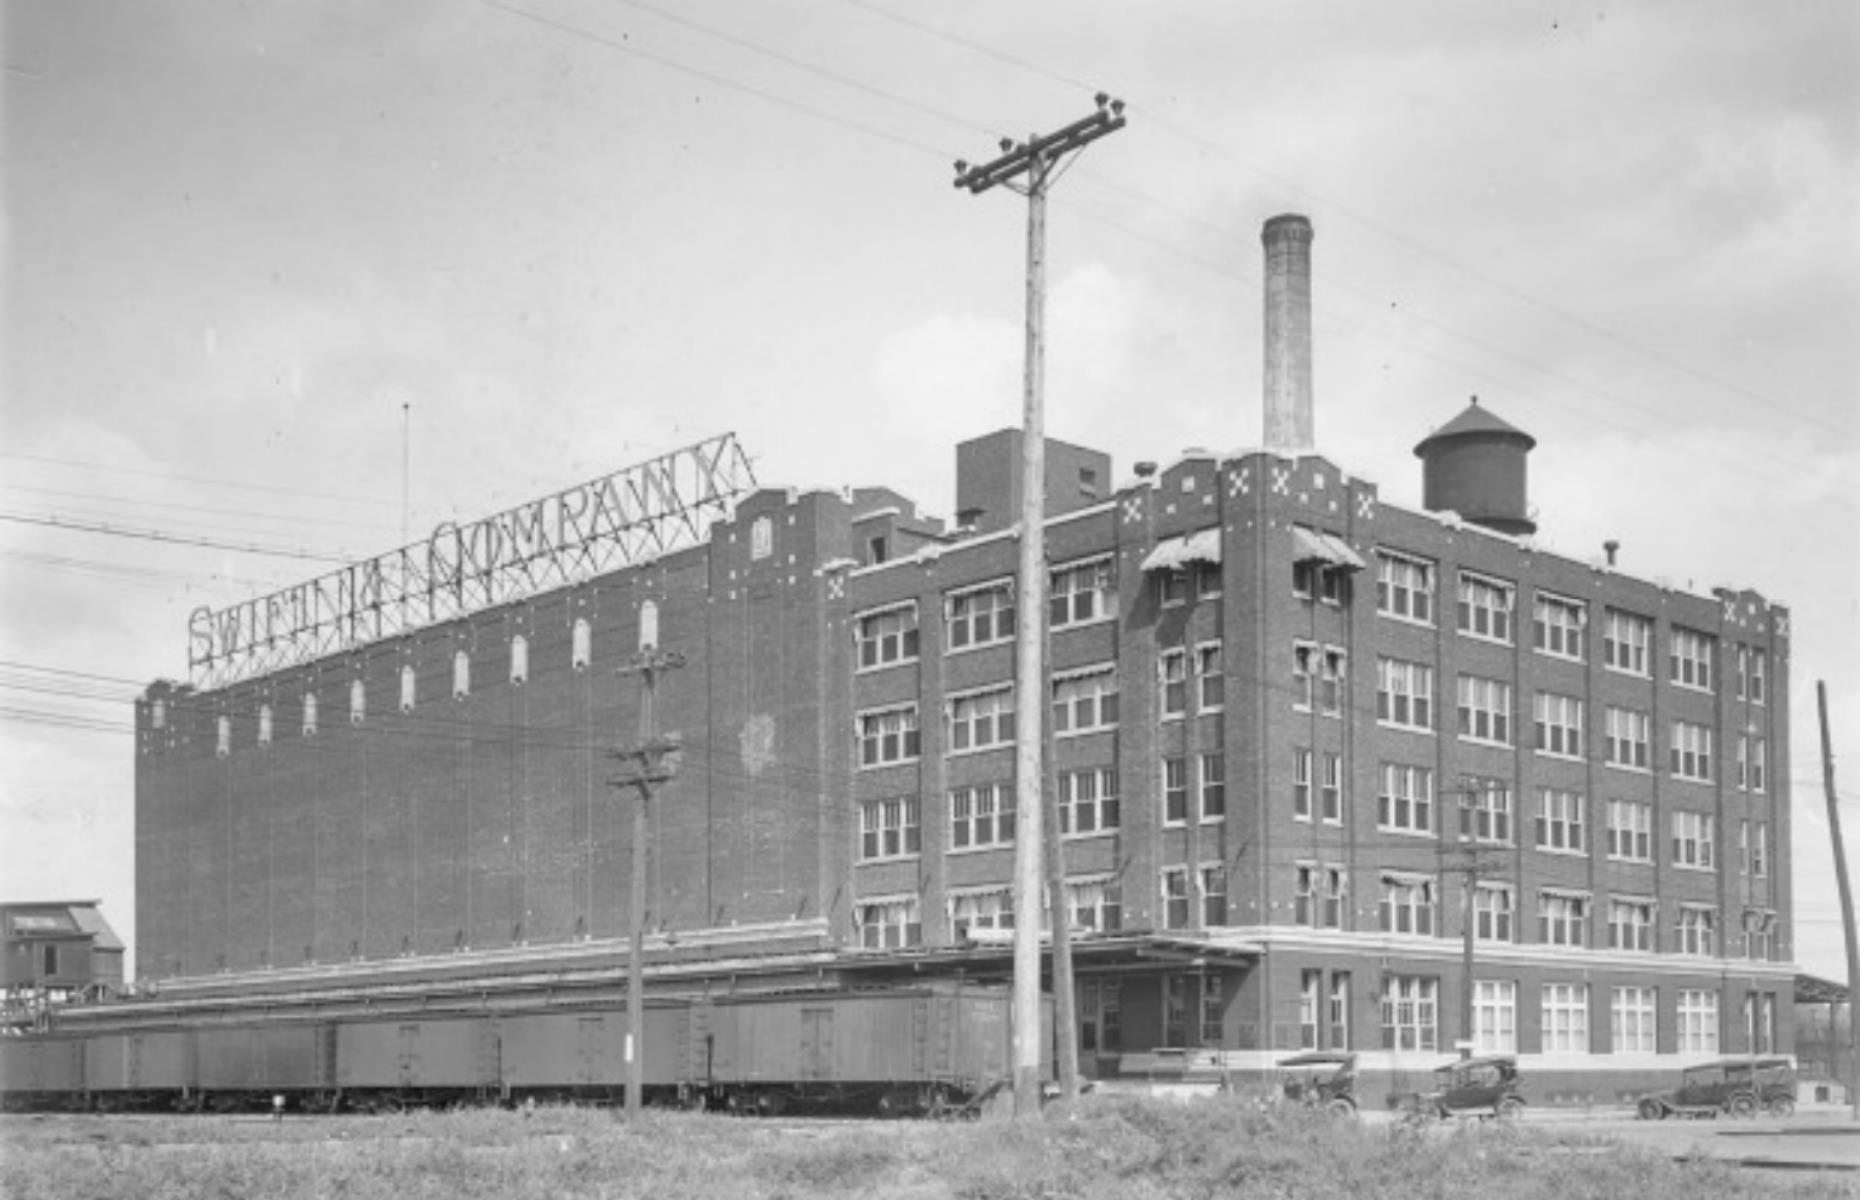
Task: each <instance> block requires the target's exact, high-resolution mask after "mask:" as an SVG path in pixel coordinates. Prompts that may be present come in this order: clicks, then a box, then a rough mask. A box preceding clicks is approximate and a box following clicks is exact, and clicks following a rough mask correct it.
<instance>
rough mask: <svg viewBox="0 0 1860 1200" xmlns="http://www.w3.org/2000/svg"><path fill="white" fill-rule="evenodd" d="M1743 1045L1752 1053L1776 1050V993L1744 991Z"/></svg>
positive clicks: (1768, 1052)
mask: <svg viewBox="0 0 1860 1200" xmlns="http://www.w3.org/2000/svg"><path fill="white" fill-rule="evenodd" d="M1744 1045H1746V1046H1748V1047H1749V1048H1750V1053H1752V1054H1773V1053H1775V1051H1776V995H1775V993H1773V992H1746V993H1744Z"/></svg>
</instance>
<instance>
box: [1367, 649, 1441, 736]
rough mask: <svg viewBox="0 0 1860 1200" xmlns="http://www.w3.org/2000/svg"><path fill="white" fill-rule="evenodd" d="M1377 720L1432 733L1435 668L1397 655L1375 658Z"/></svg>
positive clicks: (1391, 725) (1389, 724)
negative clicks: (1394, 656)
mask: <svg viewBox="0 0 1860 1200" xmlns="http://www.w3.org/2000/svg"><path fill="white" fill-rule="evenodd" d="M1376 723H1377V724H1378V725H1386V726H1388V727H1390V728H1392V729H1409V730H1413V731H1415V732H1417V733H1432V732H1433V729H1434V668H1432V667H1430V666H1428V665H1427V664H1426V663H1417V662H1408V661H1407V660H1405V659H1399V658H1387V657H1383V658H1379V659H1377V660H1376Z"/></svg>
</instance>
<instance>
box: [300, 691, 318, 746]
mask: <svg viewBox="0 0 1860 1200" xmlns="http://www.w3.org/2000/svg"><path fill="white" fill-rule="evenodd" d="M316 716H317V713H316V693H315V692H305V693H304V726H303V735H304V736H305V737H315V736H316Z"/></svg>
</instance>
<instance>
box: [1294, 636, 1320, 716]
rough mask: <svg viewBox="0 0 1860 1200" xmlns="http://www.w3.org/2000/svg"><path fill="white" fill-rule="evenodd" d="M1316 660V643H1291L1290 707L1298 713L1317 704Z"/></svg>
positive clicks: (1300, 641)
mask: <svg viewBox="0 0 1860 1200" xmlns="http://www.w3.org/2000/svg"><path fill="white" fill-rule="evenodd" d="M1318 659H1319V652H1318V645H1317V643H1316V642H1307V641H1302V640H1297V641H1294V642H1292V707H1293V708H1295V709H1297V710H1298V711H1299V712H1310V711H1311V710H1312V708H1313V707H1314V706H1315V705H1316V704H1317V676H1318Z"/></svg>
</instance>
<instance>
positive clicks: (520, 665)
mask: <svg viewBox="0 0 1860 1200" xmlns="http://www.w3.org/2000/svg"><path fill="white" fill-rule="evenodd" d="M529 681H530V639H528V638H526V637H524V636H523V635H522V634H520V633H519V634H516V635H514V636H512V637H511V639H510V682H511V683H512V684H513V685H518V686H521V685H522V684H525V683H528V682H529Z"/></svg>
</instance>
